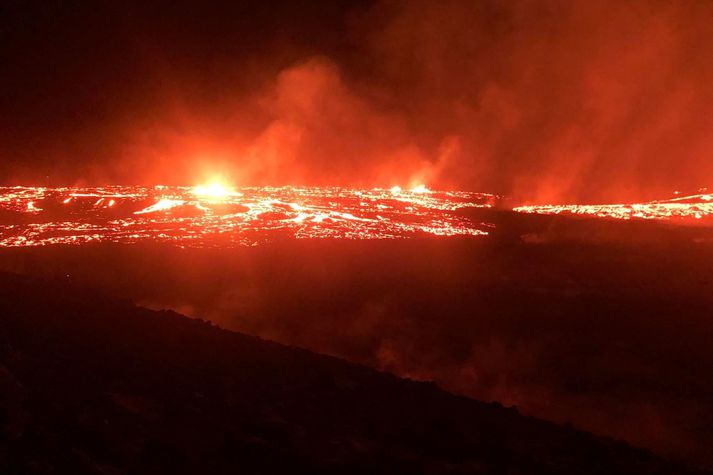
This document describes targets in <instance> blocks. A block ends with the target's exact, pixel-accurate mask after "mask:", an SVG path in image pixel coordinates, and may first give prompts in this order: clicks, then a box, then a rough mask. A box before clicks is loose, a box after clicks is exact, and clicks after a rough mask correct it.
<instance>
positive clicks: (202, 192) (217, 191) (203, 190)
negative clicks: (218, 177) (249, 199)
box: [191, 181, 240, 201]
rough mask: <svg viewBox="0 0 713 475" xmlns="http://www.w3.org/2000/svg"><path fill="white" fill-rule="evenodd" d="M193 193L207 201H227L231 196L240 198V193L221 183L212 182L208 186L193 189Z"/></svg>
mask: <svg viewBox="0 0 713 475" xmlns="http://www.w3.org/2000/svg"><path fill="white" fill-rule="evenodd" d="M191 193H192V194H193V195H195V196H198V197H200V198H203V199H207V200H214V201H220V200H226V199H228V198H229V197H231V196H240V193H238V192H237V191H235V190H234V189H233V188H232V187H230V186H228V185H226V184H225V183H222V182H221V181H212V182H210V183H207V184H203V185H197V186H194V187H193V189H191Z"/></svg>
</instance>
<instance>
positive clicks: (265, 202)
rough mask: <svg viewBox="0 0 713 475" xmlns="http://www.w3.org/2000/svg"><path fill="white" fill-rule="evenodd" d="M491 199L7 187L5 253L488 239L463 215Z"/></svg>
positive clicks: (423, 191) (2, 195)
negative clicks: (102, 246)
mask: <svg viewBox="0 0 713 475" xmlns="http://www.w3.org/2000/svg"><path fill="white" fill-rule="evenodd" d="M494 201H495V197H494V196H493V195H489V194H484V193H470V192H453V191H445V192H441V191H430V190H428V189H427V188H426V187H425V186H420V187H416V188H414V189H411V190H401V189H400V188H399V189H398V190H395V189H391V190H385V189H371V190H358V189H346V188H300V187H281V188H271V187H263V188H241V189H239V190H237V189H231V188H229V187H226V186H224V185H219V184H210V185H204V186H198V187H194V188H187V187H166V186H156V187H153V188H146V187H132V186H111V187H100V188H40V187H12V188H9V187H0V247H3V246H4V247H7V246H41V245H48V244H81V243H87V242H118V243H135V242H139V241H153V242H166V243H172V244H175V245H178V246H196V247H197V246H233V245H255V244H260V243H264V242H269V241H271V240H275V239H280V238H285V237H287V238H290V237H292V238H341V239H395V238H407V237H413V236H419V235H421V236H428V235H433V236H454V235H466V236H480V235H485V234H487V230H488V229H489V228H490V225H487V224H479V223H474V222H472V221H471V220H469V219H467V218H465V217H463V216H459V215H458V214H457V213H455V211H456V210H458V209H461V208H467V207H490V206H492V205H493V203H494Z"/></svg>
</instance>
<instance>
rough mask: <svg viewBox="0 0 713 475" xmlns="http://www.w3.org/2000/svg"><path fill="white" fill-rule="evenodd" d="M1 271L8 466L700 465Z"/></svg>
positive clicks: (636, 470) (572, 469)
mask: <svg viewBox="0 0 713 475" xmlns="http://www.w3.org/2000/svg"><path fill="white" fill-rule="evenodd" d="M0 284H1V285H0V394H2V395H3V397H2V399H0V404H1V405H0V415H1V416H2V417H0V422H1V423H2V425H1V426H0V427H1V430H2V432H1V433H0V434H1V439H0V440H2V441H3V442H2V444H1V445H0V472H2V473H111V474H114V473H236V472H237V471H239V472H240V473H284V472H288V473H512V474H520V473H523V474H525V473H527V474H533V473H552V474H558V473H562V474H565V473H567V474H571V473H582V474H589V473H591V474H594V473H602V474H618V473H621V474H665V473H671V474H673V473H686V472H685V471H683V470H682V469H681V468H680V467H674V466H672V465H669V464H668V463H666V462H664V461H661V460H660V459H658V458H656V457H654V456H653V455H651V454H649V453H648V452H646V451H643V450H640V449H636V448H632V447H630V446H628V445H626V444H623V443H619V442H615V441H612V440H609V439H604V438H599V437H595V436H592V435H589V434H586V433H584V432H579V431H575V430H573V429H570V428H565V427H560V426H557V425H554V424H551V423H547V422H544V421H539V420H536V419H532V418H527V417H524V416H522V415H520V414H519V413H518V412H517V411H516V410H515V409H507V408H504V407H502V406H500V405H498V404H485V403H480V402H477V401H473V400H470V399H466V398H462V397H456V396H453V395H450V394H448V393H446V392H443V391H441V390H439V389H438V388H437V387H436V386H434V385H432V384H428V383H416V382H411V381H405V380H400V379H397V378H395V377H393V376H390V375H387V374H384V373H379V372H377V371H374V370H370V369H367V368H364V367H360V366H356V365H352V364H348V363H346V362H343V361H341V360H338V359H335V358H331V357H325V356H320V355H316V354H313V353H310V352H307V351H304V350H300V349H295V348H289V347H285V346H282V345H278V344H275V343H270V342H267V341H263V340H259V339H257V338H253V337H249V336H245V335H242V334H238V333H233V332H228V331H225V330H221V329H219V328H216V327H214V326H212V325H210V324H208V323H206V322H203V321H201V320H191V319H188V318H185V317H182V316H180V315H178V314H175V313H173V312H154V311H149V310H146V309H143V308H139V307H135V306H133V305H132V304H130V303H128V302H116V301H112V300H109V299H105V298H103V297H100V296H97V295H95V294H94V293H92V292H91V291H88V290H82V289H76V288H72V287H70V286H68V285H65V284H63V283H59V282H46V281H37V280H32V279H28V278H24V277H23V278H21V277H18V276H14V275H9V274H0ZM39 288H41V289H42V292H41V293H38V292H37V290H38V289H39Z"/></svg>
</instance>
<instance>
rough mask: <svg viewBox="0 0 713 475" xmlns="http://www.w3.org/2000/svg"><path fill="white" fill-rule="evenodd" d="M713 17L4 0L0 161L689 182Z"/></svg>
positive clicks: (103, 178) (40, 167)
mask: <svg viewBox="0 0 713 475" xmlns="http://www.w3.org/2000/svg"><path fill="white" fill-rule="evenodd" d="M711 20H713V6H712V5H711V4H710V3H708V2H698V1H693V0H691V1H680V2H668V1H643V0H641V1H625V2H621V1H613V0H612V1H602V2H589V1H585V0H580V1H555V0H552V1H532V0H518V1H509V2H503V1H497V0H487V1H486V0H484V1H477V2H473V1H466V0H444V1H439V2H434V1H427V0H413V1H406V0H373V1H355V0H352V1H347V0H340V1H309V2H307V1H305V2H296V1H261V2H259V1H247V2H246V1H243V2H225V3H220V2H217V3H214V2H198V1H179V2H168V1H165V2H143V1H126V2H78V1H76V2H73V1H65V2H49V1H48V2H35V1H33V2H31V1H18V0H15V1H12V0H10V1H5V2H3V3H2V6H0V62H1V64H2V69H1V70H0V161H1V164H0V180H1V181H2V182H5V183H50V184H60V183H77V182H85V183H97V184H99V183H109V182H115V183H118V182H121V183H154V184H155V183H185V184H193V183H195V182H198V181H201V180H204V179H206V178H209V177H211V176H223V177H225V178H226V179H229V180H231V181H233V182H235V183H238V184H286V183H294V184H322V185H327V184H345V185H366V186H375V185H379V186H391V185H394V184H399V185H402V186H403V185H406V186H408V185H411V184H418V183H426V184H428V185H429V186H432V187H457V188H462V189H477V190H482V191H495V192H501V193H507V194H511V195H514V196H516V197H517V198H520V199H522V200H524V201H541V200H561V201H562V200H563V201H567V200H575V199H577V200H594V201H596V200H609V199H629V198H631V199H642V198H648V197H655V196H658V195H660V194H666V195H667V194H670V193H671V192H672V191H674V190H677V189H681V190H683V191H689V190H691V191H693V190H696V189H697V188H699V187H702V186H707V185H709V184H711V182H712V181H713V180H712V178H713V160H711V159H710V155H711V153H713V134H712V133H711V132H713V114H711V110H712V108H713V89H711V88H710V87H709V84H711V82H712V81H713V57H711V55H710V54H708V53H707V51H708V48H709V45H710V44H713V21H711Z"/></svg>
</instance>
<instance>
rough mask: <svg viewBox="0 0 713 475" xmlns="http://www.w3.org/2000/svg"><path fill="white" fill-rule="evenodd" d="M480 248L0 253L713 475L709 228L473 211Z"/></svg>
mask: <svg viewBox="0 0 713 475" xmlns="http://www.w3.org/2000/svg"><path fill="white" fill-rule="evenodd" d="M475 213H476V214H475V219H477V220H479V221H480V220H485V221H490V222H494V223H496V225H497V226H496V228H495V229H494V230H493V232H492V234H491V236H489V237H487V238H477V239H413V240H400V241H398V240H397V241H378V242H359V241H343V240H342V241H340V240H334V241H332V240H324V241H317V240H307V241H294V240H285V241H281V242H276V243H273V244H270V245H264V246H258V247H255V248H238V249H176V248H172V247H161V246H143V245H141V246H140V245H134V246H111V245H107V246H104V245H96V246H92V245H83V246H68V247H54V246H50V247H46V248H37V249H4V250H2V251H0V269H6V270H11V271H13V272H17V273H22V274H28V275H41V276H49V277H52V278H58V279H62V280H65V281H68V282H73V283H77V284H80V285H85V286H88V287H92V288H97V289H101V290H102V291H104V292H107V293H108V294H110V295H112V296H113V297H116V298H126V299H130V300H132V301H134V302H138V303H140V304H141V305H143V306H148V307H150V308H154V309H173V310H175V311H178V312H179V313H181V314H185V315H189V316H194V317H199V318H204V319H207V320H210V321H212V322H214V323H217V324H219V325H220V326H221V327H223V328H228V329H231V330H235V331H239V332H242V333H246V334H250V335H257V336H260V337H263V338H266V339H269V340H272V341H278V342H281V343H285V344H290V345H295V346H299V347H302V348H307V349H309V350H312V351H315V352H318V353H322V354H330V355H333V356H337V357H340V358H344V359H346V360H349V361H352V362H356V363H359V364H363V365H366V366H370V367H374V368H379V369H383V370H386V371H388V372H390V373H394V374H396V375H399V376H405V377H410V378H414V379H420V380H429V381H435V382H436V383H437V384H438V385H439V386H440V387H443V388H445V389H447V390H449V391H452V392H455V393H458V394H463V395H467V396H469V397H472V398H474V399H478V400H483V401H498V402H500V403H502V404H505V405H507V406H511V405H517V406H518V407H519V409H520V411H521V412H523V413H524V414H528V415H533V416H537V417H540V418H543V419H547V420H552V421H556V422H560V423H571V424H573V425H574V426H575V427H577V428H580V429H583V430H586V431H589V432H593V433H596V434H600V435H607V436H612V437H615V438H617V439H622V440H626V441H628V442H629V443H631V444H633V445H637V446H643V447H647V448H649V449H651V450H654V451H656V452H658V453H660V454H662V455H664V456H667V457H675V458H678V459H681V460H685V461H687V462H689V463H692V464H696V465H698V466H703V467H706V468H708V469H711V468H713V451H711V447H713V431H711V427H713V399H712V398H711V394H713V378H711V374H713V348H712V347H711V345H710V342H711V341H712V339H713V292H711V289H712V286H713V230H711V229H706V228H703V227H679V226H666V225H662V224H657V223H650V222H621V221H610V220H596V219H568V218H566V217H564V216H559V217H546V216H530V215H525V216H523V215H518V214H514V213H507V212H498V211H489V210H477V211H476V212H475Z"/></svg>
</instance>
